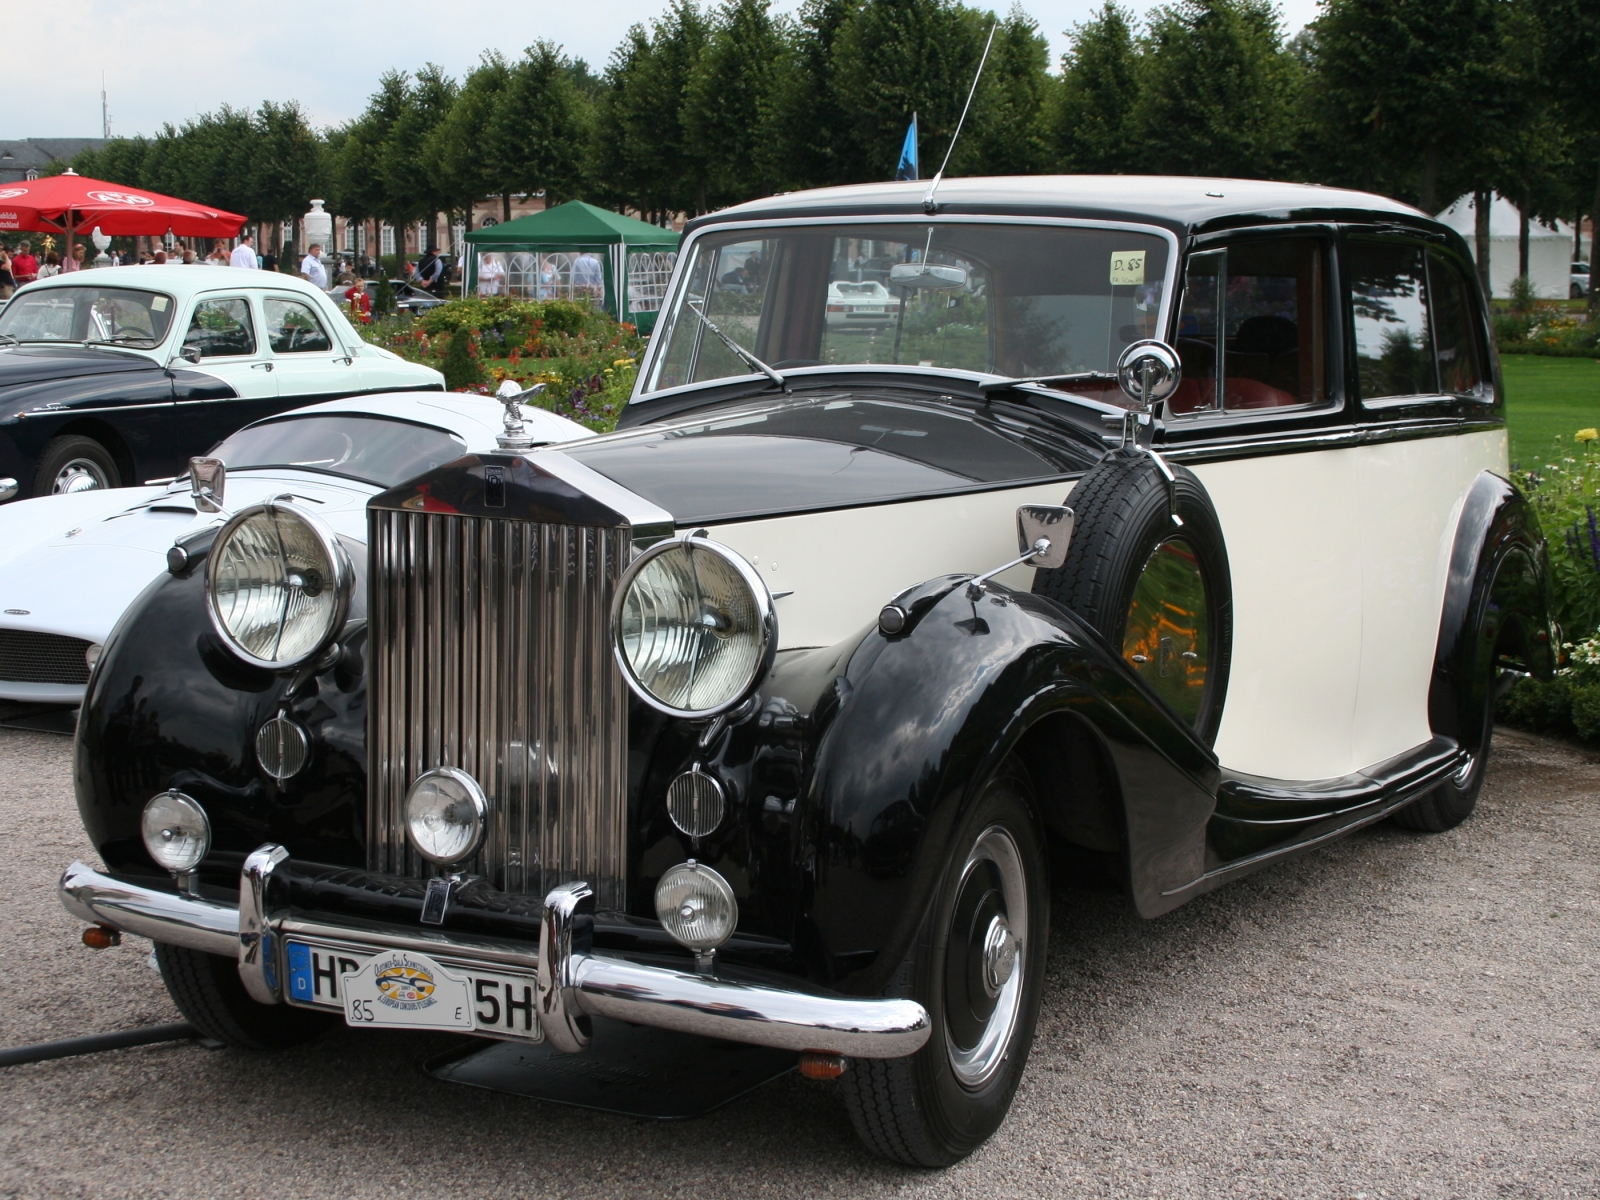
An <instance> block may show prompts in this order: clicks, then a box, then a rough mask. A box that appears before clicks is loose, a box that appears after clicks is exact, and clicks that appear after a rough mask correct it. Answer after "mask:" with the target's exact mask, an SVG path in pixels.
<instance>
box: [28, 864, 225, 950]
mask: <svg viewBox="0 0 1600 1200" xmlns="http://www.w3.org/2000/svg"><path fill="white" fill-rule="evenodd" d="M56 890H57V895H58V896H59V897H60V899H61V904H62V907H64V908H65V909H66V910H67V911H68V912H69V913H71V914H72V915H73V916H75V917H77V918H78V919H79V920H80V921H87V922H89V923H90V924H94V925H109V926H111V927H112V928H113V929H120V930H122V931H123V932H124V933H133V934H137V935H139V936H140V937H147V938H149V939H150V940H151V941H154V942H165V943H167V944H168V945H172V946H187V947H188V948H189V949H191V950H203V951H205V952H206V953H207V954H216V955H219V956H221V957H223V958H234V957H236V956H237V954H238V950H239V909H238V906H237V905H233V904H218V903H216V902H215V901H213V900H204V899H201V898H200V897H198V896H180V895H178V894H177V893H175V892H163V891H157V890H156V889H155V888H146V887H141V886H139V885H138V884H136V883H123V882H122V881H121V880H118V879H113V878H111V876H109V875H102V874H101V873H100V872H99V871H96V870H95V869H94V868H92V867H87V866H85V865H84V864H83V863H81V862H75V863H73V864H72V865H71V866H70V867H68V868H67V869H66V870H65V871H63V872H62V873H61V882H60V884H59V885H58V886H57V889H56Z"/></svg>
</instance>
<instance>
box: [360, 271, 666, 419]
mask: <svg viewBox="0 0 1600 1200" xmlns="http://www.w3.org/2000/svg"><path fill="white" fill-rule="evenodd" d="M361 332H362V336H364V337H365V338H366V339H367V341H369V342H372V343H374V344H375V345H379V346H383V347H384V348H385V349H388V350H392V351H394V353H396V354H398V355H400V356H401V357H402V358H405V359H408V360H410V361H411V362H419V363H426V364H427V365H428V366H431V367H435V368H437V369H438V370H440V371H443V372H444V376H445V386H446V387H448V388H450V389H451V390H452V391H458V392H467V391H470V392H478V393H483V394H488V393H492V392H493V391H494V390H495V388H496V387H498V386H499V384H500V382H501V381H502V380H504V379H514V380H516V381H517V382H519V383H521V384H523V385H524V386H529V387H531V386H532V385H533V384H535V383H542V384H544V385H545V392H544V394H543V395H541V396H540V397H539V398H538V400H537V401H535V403H538V404H540V405H542V406H543V407H545V408H548V409H549V410H550V411H552V412H556V413H560V414H561V415H562V416H564V417H568V418H570V419H572V420H574V421H577V422H579V423H580V424H582V425H585V426H587V427H588V428H590V429H593V430H595V431H597V432H601V433H603V432H605V431H607V430H609V429H611V428H612V427H613V426H615V425H616V423H617V417H618V416H619V415H620V414H621V412H622V406H623V405H624V404H626V403H627V402H628V396H629V395H630V394H631V393H632V391H633V381H634V376H635V374H636V372H637V369H638V362H639V355H640V354H641V353H642V352H643V350H644V339H643V338H641V337H640V336H639V333H638V331H637V330H636V329H635V328H634V327H633V326H632V325H629V324H627V323H626V322H618V321H615V320H613V319H612V317H611V316H610V314H608V313H606V312H604V311H602V310H598V309H595V308H592V307H590V306H589V305H587V304H579V303H573V302H571V301H566V300H545V301H540V300H516V299H511V298H509V297H504V296H496V297H477V296H473V297H468V298H467V299H465V300H452V301H450V302H449V303H448V304H441V305H440V306H439V307H437V308H434V309H431V310H430V311H428V312H427V313H424V314H423V315H422V316H420V317H418V318H417V319H416V320H414V321H407V320H402V319H398V318H392V317H390V318H383V319H379V320H374V321H373V322H372V324H370V325H366V326H363V327H362V329H361Z"/></svg>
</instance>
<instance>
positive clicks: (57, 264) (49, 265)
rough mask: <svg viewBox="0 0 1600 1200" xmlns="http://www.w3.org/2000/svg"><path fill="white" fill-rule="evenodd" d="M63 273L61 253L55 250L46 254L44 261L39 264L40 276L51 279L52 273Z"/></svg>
mask: <svg viewBox="0 0 1600 1200" xmlns="http://www.w3.org/2000/svg"><path fill="white" fill-rule="evenodd" d="M59 274H61V255H59V254H57V253H56V252H55V251H54V250H52V251H50V253H49V254H46V255H45V256H44V262H43V263H41V264H40V265H39V278H40V279H49V278H50V277H51V276H52V275H59Z"/></svg>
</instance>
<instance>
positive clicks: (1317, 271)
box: [1169, 238, 1328, 414]
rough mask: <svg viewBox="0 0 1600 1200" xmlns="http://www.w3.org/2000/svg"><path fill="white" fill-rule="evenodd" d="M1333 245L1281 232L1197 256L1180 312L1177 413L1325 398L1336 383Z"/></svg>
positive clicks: (1187, 278)
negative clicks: (1329, 252) (1331, 319)
mask: <svg viewBox="0 0 1600 1200" xmlns="http://www.w3.org/2000/svg"><path fill="white" fill-rule="evenodd" d="M1325 258H1326V255H1325V251H1324V248H1323V243H1322V242H1321V241H1320V240H1319V239H1316V238H1271V239H1262V240H1259V241H1249V242H1241V243H1239V244H1238V245H1235V246H1229V247H1227V248H1226V249H1225V250H1209V251H1205V252H1202V253H1199V254H1194V255H1191V256H1190V258H1189V263H1188V266H1187V268H1186V270H1185V273H1184V299H1183V307H1182V308H1181V309H1180V310H1179V315H1178V347H1177V348H1178V353H1179V355H1180V356H1181V357H1182V359H1183V383H1182V385H1181V386H1180V387H1179V389H1178V393H1177V395H1176V396H1174V398H1173V400H1172V401H1171V403H1170V406H1169V407H1170V410H1171V411H1172V412H1173V413H1175V414H1181V413H1191V412H1205V411H1215V410H1217V408H1218V407H1219V406H1218V404H1217V397H1218V392H1219V388H1218V380H1221V388H1220V393H1221V401H1222V402H1221V405H1220V407H1221V408H1222V409H1223V410H1225V411H1228V412H1243V411H1249V410H1252V409H1262V408H1289V407H1293V406H1297V405H1311V404H1321V403H1322V401H1323V400H1324V399H1325V398H1326V379H1327V324H1328V322H1327V302H1326V294H1327V283H1326V279H1327V276H1326V273H1325V272H1326V266H1325Z"/></svg>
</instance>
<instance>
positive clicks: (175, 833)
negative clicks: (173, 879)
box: [139, 791, 211, 871]
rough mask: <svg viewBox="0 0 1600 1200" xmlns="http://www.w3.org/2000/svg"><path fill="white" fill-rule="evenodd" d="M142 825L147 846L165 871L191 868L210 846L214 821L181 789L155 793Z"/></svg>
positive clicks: (141, 829)
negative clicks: (180, 790)
mask: <svg viewBox="0 0 1600 1200" xmlns="http://www.w3.org/2000/svg"><path fill="white" fill-rule="evenodd" d="M139 825H140V832H141V833H143V834H144V848H145V849H146V850H148V851H149V852H150V857H151V858H153V859H155V860H156V865H157V866H158V867H161V868H163V869H165V870H168V871H192V870H194V869H195V867H197V866H199V865H200V860H201V859H202V858H204V857H205V856H206V851H207V850H209V849H211V821H210V819H209V818H207V816H206V810H205V809H203V808H201V807H200V805H199V804H198V803H197V802H196V801H195V800H193V799H192V798H190V797H188V796H185V795H184V794H183V793H182V792H179V791H170V792H162V793H161V794H160V795H159V796H152V797H151V798H150V802H149V803H148V804H146V805H145V806H144V817H143V819H142V820H141V821H140V823H139Z"/></svg>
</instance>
